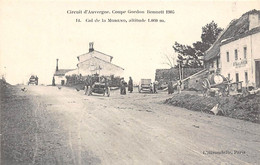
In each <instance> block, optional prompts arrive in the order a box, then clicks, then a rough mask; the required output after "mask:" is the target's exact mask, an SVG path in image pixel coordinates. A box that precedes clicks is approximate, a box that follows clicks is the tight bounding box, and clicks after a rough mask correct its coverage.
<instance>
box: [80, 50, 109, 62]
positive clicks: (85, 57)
mask: <svg viewBox="0 0 260 165" xmlns="http://www.w3.org/2000/svg"><path fill="white" fill-rule="evenodd" d="M92 57H97V58H100V59H102V60H104V61H107V62H111V61H112V59H111V57H110V56H107V55H104V54H102V53H99V52H97V51H93V52H90V53H87V54H85V55H82V56H79V62H83V61H85V60H88V59H90V58H92Z"/></svg>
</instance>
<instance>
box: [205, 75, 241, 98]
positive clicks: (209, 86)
mask: <svg viewBox="0 0 260 165" xmlns="http://www.w3.org/2000/svg"><path fill="white" fill-rule="evenodd" d="M242 82H243V81H239V82H233V83H231V80H229V79H228V78H226V77H224V76H223V75H221V74H218V73H214V74H210V75H208V77H207V78H203V79H202V88H203V92H202V93H203V96H216V95H218V96H229V95H230V92H235V91H236V92H242Z"/></svg>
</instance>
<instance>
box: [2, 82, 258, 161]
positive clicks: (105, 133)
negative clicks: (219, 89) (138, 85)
mask: <svg viewBox="0 0 260 165" xmlns="http://www.w3.org/2000/svg"><path fill="white" fill-rule="evenodd" d="M22 87H23V86H15V87H12V86H8V87H6V88H5V89H3V90H2V91H1V164H3V165H5V164H8V165H9V164H11V165H12V164H19V165H22V164H24V165H28V164H40V165H45V164H62V165H63V164H72V165H73V164H75V165H85V164H105V165H111V164H113V165H123V164H124V165H127V164H131V165H132V164H137V165H139V164H140V165H145V164H147V165H153V164H154V165H158V164H163V165H164V164H166V165H168V164H169V165H170V164H173V165H179V164H188V165H192V164H194V165H197V164H205V165H208V164H218V165H225V164H227V165H230V164H260V159H259V155H260V128H259V124H255V123H250V122H246V121H242V120H235V119H232V118H226V117H222V116H214V115H209V114H205V113H201V112H194V111H189V110H187V109H182V108H178V107H173V106H169V105H165V104H163V101H164V100H165V99H167V98H169V97H170V96H169V95H167V94H166V93H158V94H148V93H141V94H139V93H138V92H137V91H134V93H131V94H129V93H127V95H119V91H112V92H111V96H110V97H104V96H100V95H96V96H86V95H84V94H83V91H79V92H78V91H76V90H75V89H71V88H66V87H62V88H61V89H58V88H57V87H52V86H25V87H26V90H27V91H22V90H21V88H22ZM187 101H188V100H187Z"/></svg>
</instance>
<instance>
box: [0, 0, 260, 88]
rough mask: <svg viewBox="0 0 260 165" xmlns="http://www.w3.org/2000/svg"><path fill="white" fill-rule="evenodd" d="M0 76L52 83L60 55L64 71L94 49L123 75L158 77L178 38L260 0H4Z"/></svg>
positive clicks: (195, 35)
mask: <svg viewBox="0 0 260 165" xmlns="http://www.w3.org/2000/svg"><path fill="white" fill-rule="evenodd" d="M0 3H1V5H0V36H1V37H0V75H5V77H6V79H7V81H8V82H9V83H11V84H18V83H27V81H28V79H29V77H30V75H31V74H36V75H38V77H39V83H40V84H51V81H52V76H53V73H54V71H55V66H56V59H57V58H58V59H59V68H60V69H74V68H76V65H77V56H79V55H81V54H84V53H87V52H88V49H89V42H94V49H95V50H98V51H100V52H103V53H106V54H108V55H111V56H113V57H114V58H113V61H112V62H113V63H114V64H116V65H119V66H121V67H123V68H124V69H125V71H124V77H126V79H127V80H128V77H129V76H132V77H133V79H134V81H135V82H138V81H139V80H140V79H141V78H151V79H154V77H155V70H156V69H161V68H169V66H167V65H165V64H163V63H164V62H165V61H166V60H165V58H164V56H165V55H176V54H175V52H174V50H173V48H172V46H173V45H174V43H175V42H176V41H177V42H179V43H182V44H192V43H193V42H195V41H199V40H200V35H201V32H202V29H201V28H202V26H205V25H206V24H207V23H210V22H211V21H212V20H214V21H215V22H216V23H217V24H218V25H219V26H220V27H222V28H226V27H227V25H228V24H229V23H230V21H231V20H233V19H238V18H239V17H240V16H241V15H242V14H244V13H245V12H247V11H249V10H252V9H257V10H260V1H257V0H255V1H253V0H251V1H234V0H229V1H212V0H211V1H206V0H204V1H188V0H186V1H170V0H168V1H156V0H154V1H126V0H125V1H114V2H112V1H106V2H105V1H96V2H94V1H73V2H69V1H51V0H47V1H41V0H36V1H35V0H32V1H29V0H23V1H14V0H8V1H7V0H0ZM68 10H72V11H78V10H82V11H84V10H93V11H98V10H109V11H112V10H118V11H124V10H126V11H128V10H133V11H134V10H143V11H146V10H157V11H160V10H174V12H175V13H174V14H124V15H120V14H109V15H100V14H92V15H87V14H67V11H68ZM91 18H94V19H102V18H103V19H107V18H118V19H130V18H144V19H153V18H156V19H164V20H165V22H164V23H151V22H146V23H91V22H83V21H82V22H81V23H78V22H76V21H75V19H81V20H85V19H91Z"/></svg>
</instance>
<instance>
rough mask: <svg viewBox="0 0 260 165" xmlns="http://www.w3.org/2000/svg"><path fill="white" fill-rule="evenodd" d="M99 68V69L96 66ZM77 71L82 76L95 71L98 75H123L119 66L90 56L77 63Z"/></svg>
mask: <svg viewBox="0 0 260 165" xmlns="http://www.w3.org/2000/svg"><path fill="white" fill-rule="evenodd" d="M99 67H100V68H101V70H100V71H99V70H98V68H99ZM78 68H79V73H80V74H81V75H82V76H85V75H92V74H95V73H98V74H100V75H104V76H111V75H114V76H122V75H123V71H124V70H123V69H122V68H120V67H117V66H115V65H113V64H111V63H108V62H105V61H102V60H99V59H96V58H92V59H90V60H88V61H85V62H82V63H79V64H78Z"/></svg>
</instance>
